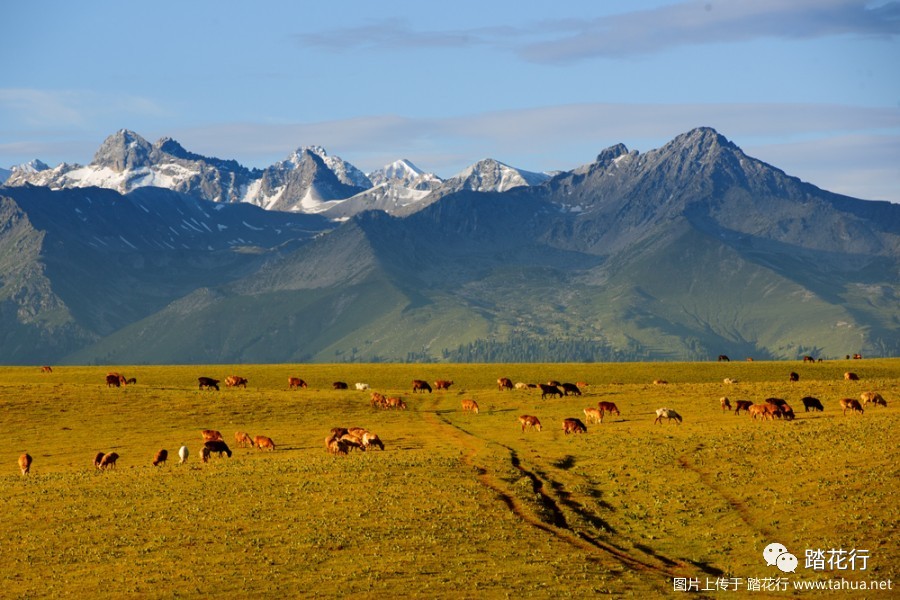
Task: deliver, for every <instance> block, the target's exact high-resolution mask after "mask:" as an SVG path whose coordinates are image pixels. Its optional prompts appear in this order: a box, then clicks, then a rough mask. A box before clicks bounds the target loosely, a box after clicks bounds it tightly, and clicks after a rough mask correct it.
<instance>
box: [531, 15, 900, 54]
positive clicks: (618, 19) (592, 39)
mask: <svg viewBox="0 0 900 600" xmlns="http://www.w3.org/2000/svg"><path fill="white" fill-rule="evenodd" d="M870 4H871V3H870V2H867V1H866V0H793V1H791V2H784V1H783V0H754V1H753V2H745V1H743V0H705V1H697V2H682V3H678V4H673V5H669V6H662V7H659V8H655V9H652V10H644V11H635V12H629V13H623V14H619V15H613V16H607V17H602V18H599V19H593V20H588V21H585V22H584V23H582V24H580V25H578V26H577V27H575V28H574V29H572V30H570V31H568V32H565V31H562V30H561V31H560V33H561V35H558V36H556V37H555V38H554V39H550V40H546V41H542V42H537V43H533V44H527V45H525V46H524V47H523V48H521V50H520V55H521V56H522V57H523V58H525V59H527V60H532V61H536V62H569V61H577V60H582V59H586V58H593V57H601V58H616V57H622V56H630V55H640V54H653V53H658V52H663V51H665V50H669V49H672V48H675V47H680V46H688V45H695V46H696V45H704V44H718V43H731V42H745V41H750V40H754V39H760V38H778V39H787V40H791V39H811V38H820V37H830V36H838V35H858V36H895V35H897V34H900V3H898V2H888V3H886V4H884V5H881V6H877V7H871V6H869V5H870ZM548 26H549V27H550V28H551V29H561V28H559V27H558V26H556V25H555V24H553V23H550V24H548Z"/></svg>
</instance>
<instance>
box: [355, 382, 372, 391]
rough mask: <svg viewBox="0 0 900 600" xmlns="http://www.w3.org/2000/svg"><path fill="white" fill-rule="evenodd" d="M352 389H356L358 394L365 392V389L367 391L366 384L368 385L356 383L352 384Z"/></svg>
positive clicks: (367, 386)
mask: <svg viewBox="0 0 900 600" xmlns="http://www.w3.org/2000/svg"><path fill="white" fill-rule="evenodd" d="M353 387H355V388H356V389H357V390H359V391H360V392H364V391H366V390H367V389H369V384H368V383H358V382H357V383H355V384H353Z"/></svg>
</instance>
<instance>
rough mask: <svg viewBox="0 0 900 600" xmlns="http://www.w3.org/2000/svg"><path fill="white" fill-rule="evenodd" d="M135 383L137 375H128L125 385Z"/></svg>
mask: <svg viewBox="0 0 900 600" xmlns="http://www.w3.org/2000/svg"><path fill="white" fill-rule="evenodd" d="M136 383H137V377H129V378H128V379H126V380H125V385H134V384H136Z"/></svg>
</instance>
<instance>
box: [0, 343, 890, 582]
mask: <svg viewBox="0 0 900 600" xmlns="http://www.w3.org/2000/svg"><path fill="white" fill-rule="evenodd" d="M111 370H112V371H118V372H121V373H123V374H124V375H126V376H127V377H135V378H136V379H137V384H135V385H131V386H127V387H124V388H119V389H116V388H107V387H106V385H105V374H106V373H107V372H108V371H111ZM848 370H852V371H854V372H856V373H858V374H859V376H860V381H858V382H847V381H844V379H843V373H844V372H845V371H848ZM790 371H796V372H797V373H799V374H800V381H799V382H796V383H790V382H789V381H788V373H789V372H790ZM231 374H235V375H242V376H244V377H247V378H248V379H249V386H248V387H247V389H229V388H225V387H224V384H223V386H222V390H221V391H219V392H216V391H200V390H198V389H197V383H196V382H197V377H198V376H201V375H203V376H210V377H214V378H216V379H222V380H224V379H225V377H226V376H227V375H231ZM289 376H298V377H302V378H303V379H304V380H306V381H307V382H308V383H309V384H310V386H309V388H307V389H302V390H288V385H287V378H288V377H289ZM498 377H509V378H511V379H512V380H513V381H522V382H546V381H547V380H550V379H556V380H559V381H566V382H579V381H583V382H587V383H588V384H589V386H588V387H587V388H586V389H585V390H584V395H582V396H580V397H577V396H568V397H565V398H562V399H558V398H557V399H547V400H541V399H540V393H539V392H537V391H534V390H527V391H520V390H513V391H499V390H498V389H497V385H496V380H497V378H498ZM726 377H729V378H734V379H737V380H738V381H737V383H735V384H731V385H726V384H724V383H723V379H724V378H726ZM412 379H425V380H427V381H429V382H433V381H434V380H435V379H452V380H454V382H455V383H454V385H453V386H452V387H451V388H450V390H448V391H436V392H434V393H431V394H412V393H411V391H410V390H411V384H410V382H411V380H412ZM655 379H664V380H667V381H668V382H669V383H668V385H665V386H661V385H653V384H652V381H653V380H655ZM338 380H340V381H345V382H347V383H349V384H350V387H351V389H350V390H347V391H335V390H332V389H331V383H332V382H333V381H338ZM356 382H366V383H368V384H369V385H370V386H371V389H372V390H375V391H380V392H383V393H386V394H391V395H401V396H402V397H403V399H404V400H405V401H406V402H407V404H408V406H409V409H408V410H406V411H386V410H382V409H376V408H372V407H371V406H370V402H369V397H370V392H368V391H365V392H363V391H356V390H354V389H352V388H353V384H354V383H356ZM863 391H877V392H880V393H881V394H882V395H883V396H884V398H885V399H886V400H887V404H888V406H887V407H886V408H885V407H874V408H873V407H869V408H867V409H866V411H865V413H864V414H862V415H849V414H848V415H847V416H843V415H842V414H841V411H840V408H839V406H838V401H839V399H840V398H843V397H851V398H858V397H859V394H860V393H861V392H863ZM806 395H811V396H815V397H818V398H820V399H821V400H822V402H823V404H824V405H825V411H824V412H816V413H805V412H803V407H802V405H801V403H800V398H801V397H803V396H806ZM721 396H728V397H729V398H730V399H731V400H732V401H734V400H736V399H749V400H752V401H754V402H757V403H759V402H763V401H764V400H765V398H768V397H772V396H775V397H780V398H784V399H786V400H787V401H788V403H790V404H791V405H792V406H793V408H794V410H795V412H796V415H797V418H796V419H795V420H794V421H791V422H787V421H753V420H751V419H750V417H749V416H747V415H744V414H741V415H739V416H735V415H734V414H732V413H729V412H726V413H723V412H722V410H721V409H720V406H719V398H720V397H721ZM463 399H474V400H476V401H477V402H478V404H479V406H480V413H479V414H477V415H474V414H470V413H463V412H462V410H461V401H462V400H463ZM600 400H604V401H612V402H615V403H616V404H617V405H618V407H619V408H620V409H621V415H620V416H614V415H612V416H611V415H607V417H606V419H605V420H604V422H603V423H602V424H600V425H593V424H590V425H588V433H587V434H584V435H571V436H566V435H564V434H563V431H562V425H561V423H562V420H563V419H564V418H566V417H578V418H580V419H582V420H584V414H583V412H582V409H583V408H584V407H587V406H596V405H597V402H598V401H600ZM898 403H900V360H898V359H865V360H856V361H832V362H825V363H818V364H804V363H800V362H796V361H795V362H761V361H758V362H752V363H745V362H740V363H738V362H732V363H634V364H542V365H532V364H528V365H456V364H452V365H445V364H420V365H408V364H402V365H401V364H394V365H382V364H378V365H357V364H353V365H209V366H121V365H116V366H109V367H74V366H72V367H66V366H60V367H54V369H53V372H52V373H41V372H40V370H39V368H38V367H4V368H0V432H2V440H3V442H2V444H3V448H4V450H3V452H2V457H3V464H5V465H6V467H5V468H4V469H3V470H2V471H0V472H3V473H5V474H3V475H2V477H3V492H2V494H0V511H2V515H3V516H2V532H0V550H2V557H3V560H2V561H0V596H2V597H4V598H37V597H54V598H55V597H65V596H67V597H87V596H90V597H94V598H97V597H101V598H103V597H109V598H121V597H141V598H186V597H187V598H209V597H214V596H223V595H231V594H247V595H248V596H249V595H263V594H264V595H266V596H267V597H272V598H301V597H323V598H328V597H345V596H351V595H352V596H354V597H359V598H393V597H421V598H482V597H485V598H494V597H498V598H503V597H519V598H520V597H528V598H560V597H585V596H593V595H600V594H611V595H614V596H643V597H647V596H648V595H654V596H658V595H675V596H678V595H682V594H683V592H675V591H674V582H675V578H696V579H697V580H698V581H699V585H700V587H701V588H703V587H706V586H707V585H708V581H715V580H716V579H717V578H720V580H728V581H732V580H734V578H740V580H741V586H742V587H741V588H740V589H746V584H747V580H748V579H750V578H759V579H761V578H775V577H782V578H783V580H785V581H788V580H798V579H803V580H828V579H834V578H838V577H840V578H844V579H848V580H853V581H863V580H864V581H869V580H887V579H894V578H895V577H896V574H897V572H896V569H897V564H898V558H900V552H898V546H897V541H898V537H897V514H898V501H897V494H896V490H897V483H898V464H900V456H898V451H897V443H896V432H897V430H898V425H900V418H898V411H897V405H898ZM663 406H666V407H670V408H673V409H675V410H677V411H678V412H679V413H680V414H681V415H682V416H683V417H684V423H683V424H682V425H680V426H679V425H675V424H670V423H662V424H654V423H653V421H654V418H655V413H654V411H655V409H657V408H660V407H663ZM522 414H532V415H536V416H538V417H539V418H540V420H541V422H542V423H543V425H544V427H543V431H541V432H534V431H526V432H524V433H523V432H522V431H521V428H520V426H519V423H518V420H517V419H518V416H519V415H522ZM336 426H344V427H352V426H362V427H366V428H368V429H369V430H371V431H373V432H375V433H377V434H378V435H379V436H380V437H381V439H382V440H383V441H384V443H385V446H386V448H385V450H384V451H383V452H381V451H379V450H374V451H369V452H364V453H363V452H352V453H350V454H349V455H347V456H333V455H330V454H328V453H326V451H325V447H324V440H325V438H326V436H327V435H328V433H329V430H330V429H331V428H332V427H336ZM201 429H218V430H220V431H222V433H223V434H224V436H225V439H226V441H227V442H228V443H229V445H230V446H232V450H233V451H234V456H233V457H232V458H231V459H228V458H221V459H219V458H215V457H214V458H212V459H211V460H210V462H209V463H206V464H203V463H201V462H200V460H199V456H200V452H199V449H200V447H201V445H202V440H201V437H200V430H201ZM237 430H243V431H247V432H249V433H250V434H251V435H267V436H269V437H271V438H272V439H273V440H274V441H275V444H276V449H275V451H274V452H261V451H257V450H255V449H250V448H237V447H235V444H234V443H233V435H234V432H235V431H237ZM182 444H186V445H187V446H188V447H189V449H190V450H191V456H190V458H189V459H188V461H187V462H186V463H185V464H183V465H180V464H178V459H177V450H178V447H179V446H180V445H182ZM160 448H166V449H167V450H168V451H169V454H170V457H169V461H168V463H166V464H164V465H162V466H160V467H153V466H152V465H151V462H152V460H153V457H154V455H155V453H156V451H157V450H159V449H160ZM111 450H114V451H115V452H117V453H118V454H119V455H120V459H119V461H118V465H117V468H116V469H114V470H108V471H105V472H101V471H98V470H97V469H95V468H94V466H93V464H92V460H93V457H94V455H95V454H96V453H97V452H98V451H111ZM23 452H28V453H29V454H30V455H31V456H32V457H33V459H34V462H33V465H32V472H31V473H30V474H29V475H28V476H22V475H21V474H20V473H19V470H18V466H17V459H18V457H19V455H20V454H21V453H23ZM771 542H779V543H782V544H784V545H785V546H786V547H787V548H788V549H789V550H790V551H791V552H792V553H794V554H795V555H797V556H798V558H799V560H800V565H799V568H798V569H797V571H796V573H795V574H787V575H785V574H783V573H781V572H780V571H779V570H778V569H777V568H775V567H771V566H767V565H766V564H765V562H764V560H763V557H762V552H763V549H764V548H765V547H766V545H767V544H769V543H771ZM807 549H845V550H850V549H856V550H859V551H863V550H865V551H868V561H867V568H866V570H861V569H855V570H850V569H845V570H840V571H837V570H833V569H832V570H825V571H814V570H811V569H806V568H804V552H805V551H806V550H807ZM894 593H895V592H892V591H884V592H865V593H864V594H863V593H860V592H856V593H854V592H849V591H834V592H794V591H791V590H787V591H783V592H782V591H778V592H775V591H771V592H766V591H759V592H743V593H741V592H737V593H736V592H734V591H718V592H716V591H705V592H704V591H701V592H700V593H699V594H691V596H692V597H704V596H705V597H726V598H727V597H738V596H739V595H751V596H752V597H755V598H763V597H781V598H784V597H795V596H808V597H821V596H825V597H891V596H892V595H893V594H894Z"/></svg>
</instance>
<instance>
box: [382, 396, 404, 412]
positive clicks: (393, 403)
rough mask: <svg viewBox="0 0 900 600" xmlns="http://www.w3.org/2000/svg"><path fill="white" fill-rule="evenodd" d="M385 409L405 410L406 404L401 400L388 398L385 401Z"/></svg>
mask: <svg viewBox="0 0 900 600" xmlns="http://www.w3.org/2000/svg"><path fill="white" fill-rule="evenodd" d="M385 408H391V409H397V410H406V402H404V401H403V399H402V398H388V399H387V400H385Z"/></svg>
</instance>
